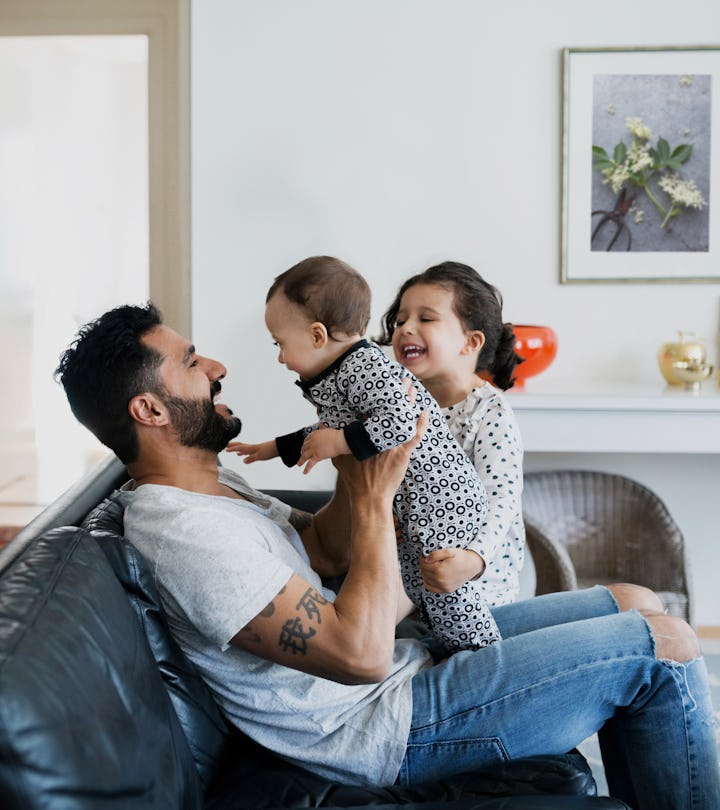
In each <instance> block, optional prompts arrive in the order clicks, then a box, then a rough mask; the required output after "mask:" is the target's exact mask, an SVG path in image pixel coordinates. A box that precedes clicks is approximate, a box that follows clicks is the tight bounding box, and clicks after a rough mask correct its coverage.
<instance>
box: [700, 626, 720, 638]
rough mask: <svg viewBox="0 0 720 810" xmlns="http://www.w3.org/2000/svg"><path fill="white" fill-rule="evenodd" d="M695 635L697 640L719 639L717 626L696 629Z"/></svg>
mask: <svg viewBox="0 0 720 810" xmlns="http://www.w3.org/2000/svg"><path fill="white" fill-rule="evenodd" d="M695 633H696V635H697V637H698V638H718V639H720V627H718V626H717V625H706V626H705V627H696V628H695Z"/></svg>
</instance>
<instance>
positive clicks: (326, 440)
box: [298, 427, 350, 475]
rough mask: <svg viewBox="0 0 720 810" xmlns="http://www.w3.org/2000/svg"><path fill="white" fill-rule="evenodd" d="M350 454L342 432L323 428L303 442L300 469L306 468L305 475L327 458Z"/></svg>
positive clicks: (299, 462)
mask: <svg viewBox="0 0 720 810" xmlns="http://www.w3.org/2000/svg"><path fill="white" fill-rule="evenodd" d="M349 452H350V448H349V447H348V443H347V441H346V440H345V434H344V432H343V431H342V430H337V429H335V428H328V427H321V428H318V429H317V430H313V431H312V433H309V434H308V435H307V437H306V438H305V441H304V442H303V446H302V451H301V453H300V459H299V460H298V467H304V469H303V475H307V474H308V473H309V472H310V470H312V468H313V467H314V466H315V465H316V464H317V463H318V461H323V460H324V459H326V458H335V456H342V455H347V454H348V453H349Z"/></svg>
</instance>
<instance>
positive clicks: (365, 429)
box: [337, 354, 423, 461]
mask: <svg viewBox="0 0 720 810" xmlns="http://www.w3.org/2000/svg"><path fill="white" fill-rule="evenodd" d="M404 376H405V371H404V369H402V367H400V366H399V365H397V364H396V363H392V362H391V361H390V360H388V359H387V358H383V357H380V358H378V357H377V355H376V354H370V355H369V356H368V357H366V358H365V357H364V358H363V360H362V363H360V362H359V358H358V362H354V363H348V364H346V365H345V366H344V367H343V368H341V369H339V371H338V376H337V385H338V387H339V388H340V390H341V392H342V394H343V395H344V396H345V397H346V398H347V401H348V403H349V405H350V406H351V407H352V408H353V409H354V410H355V411H356V412H358V413H361V414H363V418H362V419H358V420H356V421H355V422H351V423H350V424H349V425H347V426H346V427H345V428H343V432H344V434H345V440H346V441H347V443H348V447H349V448H350V452H351V453H352V454H353V456H355V458H357V459H359V460H360V461H362V460H363V459H366V458H369V457H370V456H373V455H376V454H377V453H381V452H382V451H383V450H388V449H389V448H391V447H396V446H397V445H399V444H405V442H407V441H409V440H410V439H411V438H412V437H413V436H414V435H415V426H416V424H417V419H418V416H419V415H420V403H421V401H422V399H423V397H422V396H421V395H420V394H418V397H417V399H416V401H415V403H413V404H411V403H410V398H409V397H408V395H407V392H406V391H405V386H404V385H403V382H402V380H403V377H404Z"/></svg>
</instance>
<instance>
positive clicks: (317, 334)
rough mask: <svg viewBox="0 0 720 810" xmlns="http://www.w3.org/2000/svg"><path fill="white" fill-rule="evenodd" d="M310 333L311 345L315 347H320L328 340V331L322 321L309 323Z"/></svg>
mask: <svg viewBox="0 0 720 810" xmlns="http://www.w3.org/2000/svg"><path fill="white" fill-rule="evenodd" d="M310 335H311V336H312V342H313V346H314V347H315V348H316V349H322V348H323V347H324V346H325V345H326V344H327V342H328V331H327V327H326V326H325V324H324V323H320V321H315V323H311V324H310Z"/></svg>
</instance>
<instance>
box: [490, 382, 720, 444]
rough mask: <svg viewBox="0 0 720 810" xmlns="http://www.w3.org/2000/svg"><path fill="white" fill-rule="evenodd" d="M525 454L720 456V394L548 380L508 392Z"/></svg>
mask: <svg viewBox="0 0 720 810" xmlns="http://www.w3.org/2000/svg"><path fill="white" fill-rule="evenodd" d="M506 396H507V397H508V400H509V402H510V404H511V406H512V408H513V410H514V411H515V414H516V416H517V419H518V422H519V424H520V430H521V432H522V436H523V442H524V444H525V450H526V452H537V453H585V452H587V453H690V454H693V453H706V454H713V453H720V388H718V386H717V384H716V378H711V379H709V380H707V381H706V382H705V383H704V384H703V385H702V386H701V388H700V390H699V391H697V392H695V391H687V390H685V389H683V388H675V387H670V386H665V385H664V384H663V383H662V382H659V383H657V384H655V383H633V382H603V383H599V382H572V383H569V382H543V381H542V380H539V381H535V380H532V379H531V380H529V381H528V382H527V383H526V388H525V390H522V391H513V390H510V391H508V392H506Z"/></svg>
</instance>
